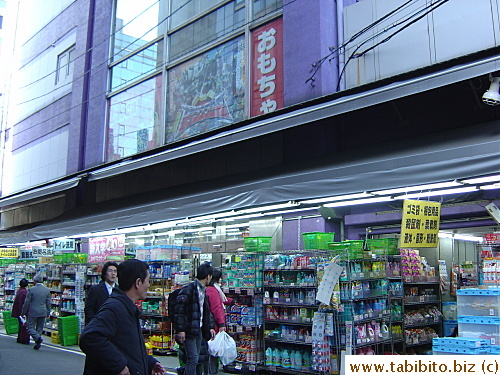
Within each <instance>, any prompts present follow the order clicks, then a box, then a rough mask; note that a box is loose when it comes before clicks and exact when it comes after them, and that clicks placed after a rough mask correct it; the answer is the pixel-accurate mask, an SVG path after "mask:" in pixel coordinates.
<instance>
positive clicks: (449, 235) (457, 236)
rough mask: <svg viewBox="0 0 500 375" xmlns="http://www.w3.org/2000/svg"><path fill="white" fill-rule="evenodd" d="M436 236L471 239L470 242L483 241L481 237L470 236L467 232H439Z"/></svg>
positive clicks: (462, 239) (463, 239)
mask: <svg viewBox="0 0 500 375" xmlns="http://www.w3.org/2000/svg"><path fill="white" fill-rule="evenodd" d="M438 237H439V238H453V239H455V240H461V241H472V242H483V241H484V239H483V237H477V236H470V235H467V234H455V233H444V232H439V233H438Z"/></svg>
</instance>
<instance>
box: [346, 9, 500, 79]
mask: <svg viewBox="0 0 500 375" xmlns="http://www.w3.org/2000/svg"><path fill="white" fill-rule="evenodd" d="M403 3H404V2H402V1H400V0H363V1H360V2H358V3H355V4H352V5H351V6H349V7H347V8H346V9H345V12H344V35H345V40H349V38H351V37H352V36H353V35H354V34H356V33H358V32H359V31H360V30H363V29H364V28H366V27H367V26H369V25H371V24H372V23H373V22H375V21H376V20H379V19H381V18H382V17H383V16H385V15H386V14H388V13H389V12H391V11H393V10H395V9H396V8H398V7H399V6H401V5H402V4H403ZM436 3H438V2H437V1H436V0H432V1H431V0H415V1H412V2H411V3H410V4H409V6H407V7H405V8H403V9H401V10H400V11H398V12H396V13H395V14H394V15H392V16H391V17H389V18H387V19H386V20H384V21H383V22H381V23H380V24H378V25H376V26H375V27H373V28H371V29H369V30H368V31H367V32H365V33H363V34H362V35H361V36H359V37H358V38H356V39H355V40H353V41H352V42H350V43H349V44H348V46H347V48H346V56H345V60H346V61H348V60H349V61H348V63H347V67H346V87H347V88H350V87H354V86H358V85H362V84H365V83H369V82H373V81H377V80H381V79H384V78H387V77H391V76H394V75H397V74H401V73H405V72H409V71H412V70H415V69H418V68H423V67H426V66H429V65H431V64H437V63H441V62H444V61H448V60H451V59H454V58H457V57H461V56H464V55H468V54H471V53H474V52H477V51H481V50H485V49H488V48H492V47H495V46H498V45H499V44H500V38H499V0H477V1H470V0H452V1H448V2H446V3H445V4H444V5H442V6H441V7H439V8H437V9H435V10H434V11H432V12H431V13H429V14H428V15H426V16H425V17H423V18H422V19H420V20H418V21H416V22H415V23H413V24H411V25H410V26H408V27H407V28H405V29H404V30H402V31H401V32H400V33H398V34H396V35H394V36H393V37H392V38H390V39H389V40H388V41H386V42H383V43H382V44H380V45H378V46H377V47H376V48H374V49H372V50H370V51H368V52H367V53H366V54H364V55H363V56H361V57H356V54H360V53H362V52H364V51H366V50H367V49H368V48H370V47H372V46H374V45H376V44H377V43H380V42H382V41H383V40H384V39H386V38H387V37H389V36H390V35H391V34H393V33H394V32H395V31H396V30H398V29H400V28H401V27H402V26H404V25H406V24H407V22H406V23H405V22H403V23H401V24H398V23H400V22H402V21H403V20H405V19H406V18H407V17H409V16H410V15H412V14H413V15H415V16H416V17H418V15H419V14H420V15H422V14H423V12H424V11H425V7H427V6H432V4H436ZM419 12H420V13H419Z"/></svg>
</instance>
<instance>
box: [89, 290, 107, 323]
mask: <svg viewBox="0 0 500 375" xmlns="http://www.w3.org/2000/svg"><path fill="white" fill-rule="evenodd" d="M108 298H109V292H108V287H107V286H106V283H105V282H104V281H101V282H100V283H99V284H97V285H93V286H92V287H90V289H89V291H88V294H87V298H85V325H87V324H89V322H90V321H91V320H92V318H93V317H94V316H96V314H97V313H98V312H99V309H100V308H101V306H102V304H103V303H104V302H106V300H107V299H108Z"/></svg>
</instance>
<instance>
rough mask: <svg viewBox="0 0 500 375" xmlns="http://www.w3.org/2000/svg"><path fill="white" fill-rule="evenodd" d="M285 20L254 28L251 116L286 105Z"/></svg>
mask: <svg viewBox="0 0 500 375" xmlns="http://www.w3.org/2000/svg"><path fill="white" fill-rule="evenodd" d="M283 91H284V90H283V20H282V19H281V18H280V19H277V20H276V21H273V22H270V23H268V24H266V25H264V26H262V27H259V28H258V29H256V30H254V31H253V32H252V98H251V111H250V115H251V116H252V117H254V116H258V115H263V114H265V113H270V112H273V111H275V110H277V109H280V108H283V96H284V94H283Z"/></svg>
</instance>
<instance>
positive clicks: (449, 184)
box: [370, 180, 462, 195]
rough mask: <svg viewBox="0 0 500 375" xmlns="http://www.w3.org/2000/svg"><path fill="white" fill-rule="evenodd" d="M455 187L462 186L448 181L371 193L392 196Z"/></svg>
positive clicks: (456, 182)
mask: <svg viewBox="0 0 500 375" xmlns="http://www.w3.org/2000/svg"><path fill="white" fill-rule="evenodd" d="M453 186H462V184H461V183H460V182H458V181H455V180H454V181H448V182H438V183H435V184H427V185H417V186H406V187H402V188H396V189H387V190H378V191H371V192H370V193H371V194H375V195H392V194H399V193H405V192H407V191H417V190H431V189H442V188H447V187H453Z"/></svg>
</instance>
